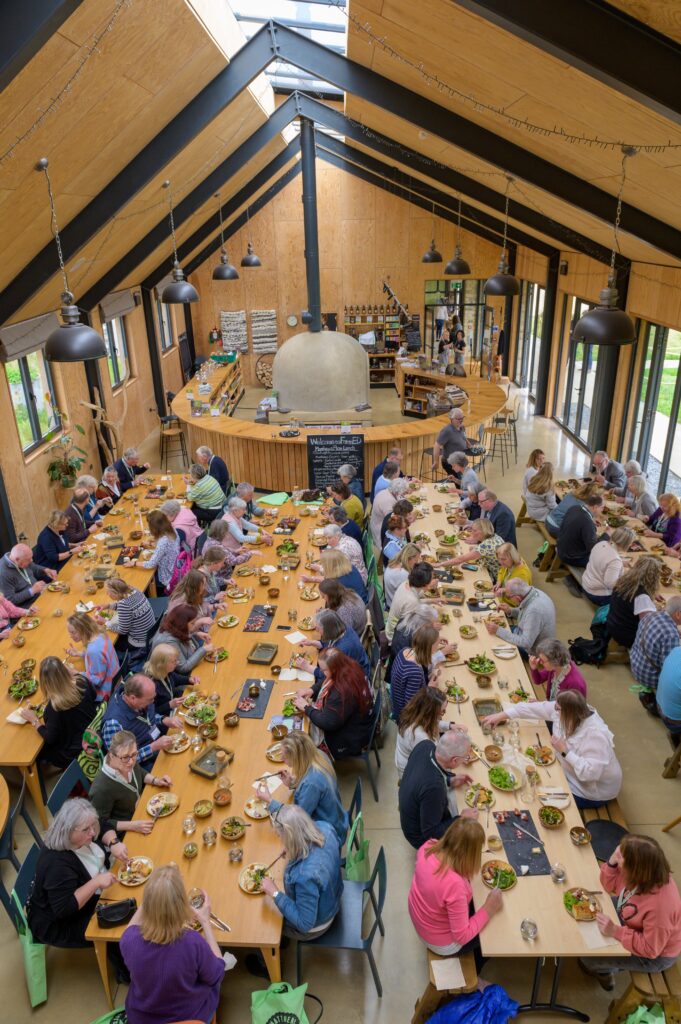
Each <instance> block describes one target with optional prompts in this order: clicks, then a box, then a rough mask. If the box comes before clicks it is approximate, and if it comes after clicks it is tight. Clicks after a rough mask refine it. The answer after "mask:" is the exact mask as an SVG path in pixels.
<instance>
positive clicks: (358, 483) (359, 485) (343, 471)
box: [338, 462, 367, 508]
mask: <svg viewBox="0 0 681 1024" xmlns="http://www.w3.org/2000/svg"><path fill="white" fill-rule="evenodd" d="M338 478H339V480H342V481H343V483H344V484H345V486H346V487H348V488H349V489H350V490H351V491H352V493H353V494H354V495H355V497H357V498H359V500H360V501H361V502H362V508H366V503H367V499H366V495H365V493H364V481H363V480H360V478H359V477H358V476H357V470H356V469H355V467H354V466H351V465H350V463H349V462H346V463H344V464H343V465H342V466H339V467H338Z"/></svg>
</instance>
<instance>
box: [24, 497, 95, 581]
mask: <svg viewBox="0 0 681 1024" xmlns="http://www.w3.org/2000/svg"><path fill="white" fill-rule="evenodd" d="M68 525H69V520H68V517H67V516H66V515H64V513H63V512H62V511H61V510H60V509H58V508H56V509H55V510H54V512H50V518H49V519H48V520H47V526H44V527H43V529H42V530H41V531H40V533H39V534H38V539H37V541H36V545H35V549H34V552H33V560H34V561H35V564H36V565H42V566H43V568H45V569H54V571H55V572H59V570H60V569H61V568H62V566H63V565H64V562H68V560H69V558H71V556H72V555H74V554H75V553H76V552H78V551H80V549H81V548H82V546H83V545H82V544H69V542H68V540H67V539H66V536H65V533H66V528H67V527H68Z"/></svg>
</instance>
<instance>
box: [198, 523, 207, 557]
mask: <svg viewBox="0 0 681 1024" xmlns="http://www.w3.org/2000/svg"><path fill="white" fill-rule="evenodd" d="M207 540H208V534H207V533H206V531H205V530H203V531H202V532H201V533H200V534H199V535H198V537H197V538H196V547H195V550H196V557H197V558H198V557H199V555H200V554H201V552H202V551H203V549H204V548H205V546H206V541H207Z"/></svg>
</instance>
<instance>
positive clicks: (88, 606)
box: [76, 601, 95, 615]
mask: <svg viewBox="0 0 681 1024" xmlns="http://www.w3.org/2000/svg"><path fill="white" fill-rule="evenodd" d="M94 606H95V602H94V601H79V602H78V604H77V605H76V611H77V612H78V614H79V615H85V614H86V613H87V612H91V611H92V609H93V608H94Z"/></svg>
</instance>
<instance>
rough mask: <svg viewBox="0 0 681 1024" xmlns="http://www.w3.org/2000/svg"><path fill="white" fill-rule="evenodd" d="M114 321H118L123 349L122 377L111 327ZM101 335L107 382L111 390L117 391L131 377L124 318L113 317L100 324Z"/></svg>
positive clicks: (118, 354)
mask: <svg viewBox="0 0 681 1024" xmlns="http://www.w3.org/2000/svg"><path fill="white" fill-rule="evenodd" d="M116 321H118V324H119V327H120V332H121V346H122V348H123V359H124V361H125V373H124V374H123V376H122V377H121V374H120V366H119V362H118V360H119V358H120V353H119V351H118V347H117V342H116V336H115V333H114V329H113V327H112V326H111V325H112V324H114V323H116ZM102 334H103V336H104V344H105V345H106V350H107V360H106V363H107V366H108V368H109V382H110V384H111V390H112V391H118V389H119V388H122V387H123V385H124V384H125V383H127V381H129V380H130V378H131V377H132V372H131V367H130V350H129V348H128V334H127V331H126V329H125V317H124V316H115V317H112V318H111V320H105V321H104V322H103V323H102ZM112 350H113V351H112ZM112 371H113V372H112Z"/></svg>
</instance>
